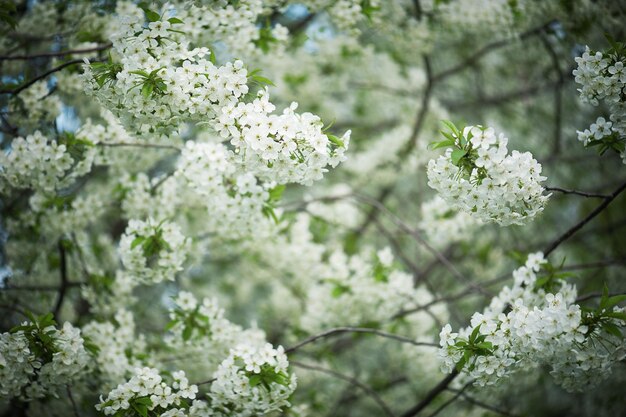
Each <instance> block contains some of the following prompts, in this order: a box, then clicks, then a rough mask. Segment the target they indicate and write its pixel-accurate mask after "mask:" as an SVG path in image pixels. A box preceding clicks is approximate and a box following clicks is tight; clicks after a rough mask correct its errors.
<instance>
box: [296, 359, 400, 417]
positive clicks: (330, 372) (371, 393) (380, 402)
mask: <svg viewBox="0 0 626 417" xmlns="http://www.w3.org/2000/svg"><path fill="white" fill-rule="evenodd" d="M289 363H290V364H291V365H293V366H297V367H299V368H304V369H309V370H312V371H318V372H323V373H325V374H328V375H332V376H334V377H335V378H338V379H342V380H344V381H346V382H349V383H350V384H352V385H354V386H355V387H357V388H360V389H361V390H363V391H364V392H365V393H366V394H367V395H368V396H370V397H372V399H373V400H374V401H375V402H376V404H378V405H379V407H380V408H381V409H382V410H383V411H384V412H385V414H386V415H387V416H389V417H395V414H394V413H393V412H392V411H391V409H390V408H389V406H388V405H387V404H385V402H384V401H383V400H382V398H380V396H379V395H378V393H376V391H374V390H373V389H372V388H370V387H368V386H367V385H365V384H363V383H362V382H359V381H358V380H357V379H355V378H353V377H350V376H347V375H344V374H342V373H339V372H337V371H334V370H332V369H327V368H322V367H321V366H317V365H310V364H307V363H302V362H298V361H289Z"/></svg>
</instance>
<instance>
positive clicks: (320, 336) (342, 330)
mask: <svg viewBox="0 0 626 417" xmlns="http://www.w3.org/2000/svg"><path fill="white" fill-rule="evenodd" d="M342 333H367V334H375V335H376V336H381V337H385V338H387V339H393V340H398V341H400V342H402V343H409V344H412V345H415V346H433V347H439V345H438V344H436V343H428V342H417V341H415V340H413V339H409V338H408V337H404V336H399V335H396V334H393V333H387V332H383V331H382V330H377V329H371V328H368V327H336V328H334V329H330V330H326V331H324V332H322V333H319V334H316V335H313V336H311V337H308V338H306V339H304V340H303V341H301V342H300V343H298V344H296V345H294V346H292V347H290V348H287V349H285V353H293V352H295V351H296V350H298V349H300V348H301V347H303V346H306V345H308V344H310V343H313V342H316V341H317V340H320V339H324V338H327V337H330V336H334V335H337V334H342Z"/></svg>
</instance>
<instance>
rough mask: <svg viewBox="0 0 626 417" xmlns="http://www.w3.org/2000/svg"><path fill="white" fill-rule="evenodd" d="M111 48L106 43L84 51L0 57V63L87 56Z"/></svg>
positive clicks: (74, 50)
mask: <svg viewBox="0 0 626 417" xmlns="http://www.w3.org/2000/svg"><path fill="white" fill-rule="evenodd" d="M111 46H113V44H112V43H106V44H104V45H99V46H96V47H93V48H85V49H70V50H66V51H58V52H42V53H39V54H32V55H0V61H17V60H30V59H37V58H54V57H59V56H66V55H79V54H88V53H91V52H99V51H104V50H106V49H109V48H110V47H111Z"/></svg>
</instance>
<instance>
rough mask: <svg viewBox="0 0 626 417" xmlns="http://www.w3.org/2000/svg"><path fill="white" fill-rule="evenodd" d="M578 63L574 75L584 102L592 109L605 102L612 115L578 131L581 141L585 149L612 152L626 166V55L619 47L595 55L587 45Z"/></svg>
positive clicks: (599, 118)
mask: <svg viewBox="0 0 626 417" xmlns="http://www.w3.org/2000/svg"><path fill="white" fill-rule="evenodd" d="M576 63H577V64H578V67H577V68H576V69H575V70H574V71H573V74H574V76H575V80H576V82H577V83H578V84H580V85H581V88H579V89H578V91H579V92H580V98H581V100H582V101H583V102H587V103H590V104H592V105H593V106H598V105H599V104H600V101H604V102H605V103H607V105H608V108H609V112H610V116H609V120H606V119H605V118H604V117H598V119H597V120H596V121H595V123H592V124H591V126H590V127H589V128H588V129H585V130H583V131H578V140H579V141H581V142H583V144H584V145H585V146H595V145H600V152H601V153H603V152H604V151H606V150H608V149H613V150H615V151H617V152H619V153H620V154H621V156H622V159H623V160H624V163H626V148H625V144H624V140H625V138H626V101H625V100H624V95H625V94H626V68H625V65H626V53H624V50H618V49H616V48H611V49H610V50H609V51H606V52H604V53H603V52H600V51H597V52H594V51H592V50H591V49H589V47H588V46H587V47H586V49H585V52H584V53H583V54H582V56H580V57H577V58H576Z"/></svg>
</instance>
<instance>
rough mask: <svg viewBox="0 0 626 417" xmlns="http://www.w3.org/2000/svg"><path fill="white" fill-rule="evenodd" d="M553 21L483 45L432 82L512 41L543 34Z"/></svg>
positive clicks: (473, 62) (460, 69) (448, 75)
mask: <svg viewBox="0 0 626 417" xmlns="http://www.w3.org/2000/svg"><path fill="white" fill-rule="evenodd" d="M553 22H554V21H550V22H548V23H545V24H543V25H541V26H538V27H536V28H532V29H529V30H527V31H526V32H524V33H522V34H521V35H520V36H519V37H518V38H515V39H502V40H499V41H495V42H492V43H489V44H487V45H485V46H484V47H482V48H480V49H479V50H478V51H476V52H475V53H474V54H472V55H471V56H469V57H468V58H466V59H465V60H464V61H462V62H460V63H459V64H457V65H455V66H453V67H451V68H448V69H447V70H444V71H441V72H440V73H439V74H437V75H435V76H433V81H434V82H439V81H441V80H443V79H446V78H448V77H450V76H452V75H454V74H456V73H458V72H461V71H463V70H464V69H465V68H468V67H470V66H472V65H474V64H476V63H477V62H478V61H479V60H480V59H481V58H482V57H483V56H484V55H487V54H488V53H490V52H492V51H495V50H496V49H500V48H502V47H505V46H507V45H509V44H510V43H511V41H512V40H516V41H517V40H524V39H526V38H529V37H531V36H533V35H537V34H539V33H541V32H543V31H544V30H545V29H546V28H547V27H548V26H550V25H551V24H552V23H553Z"/></svg>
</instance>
